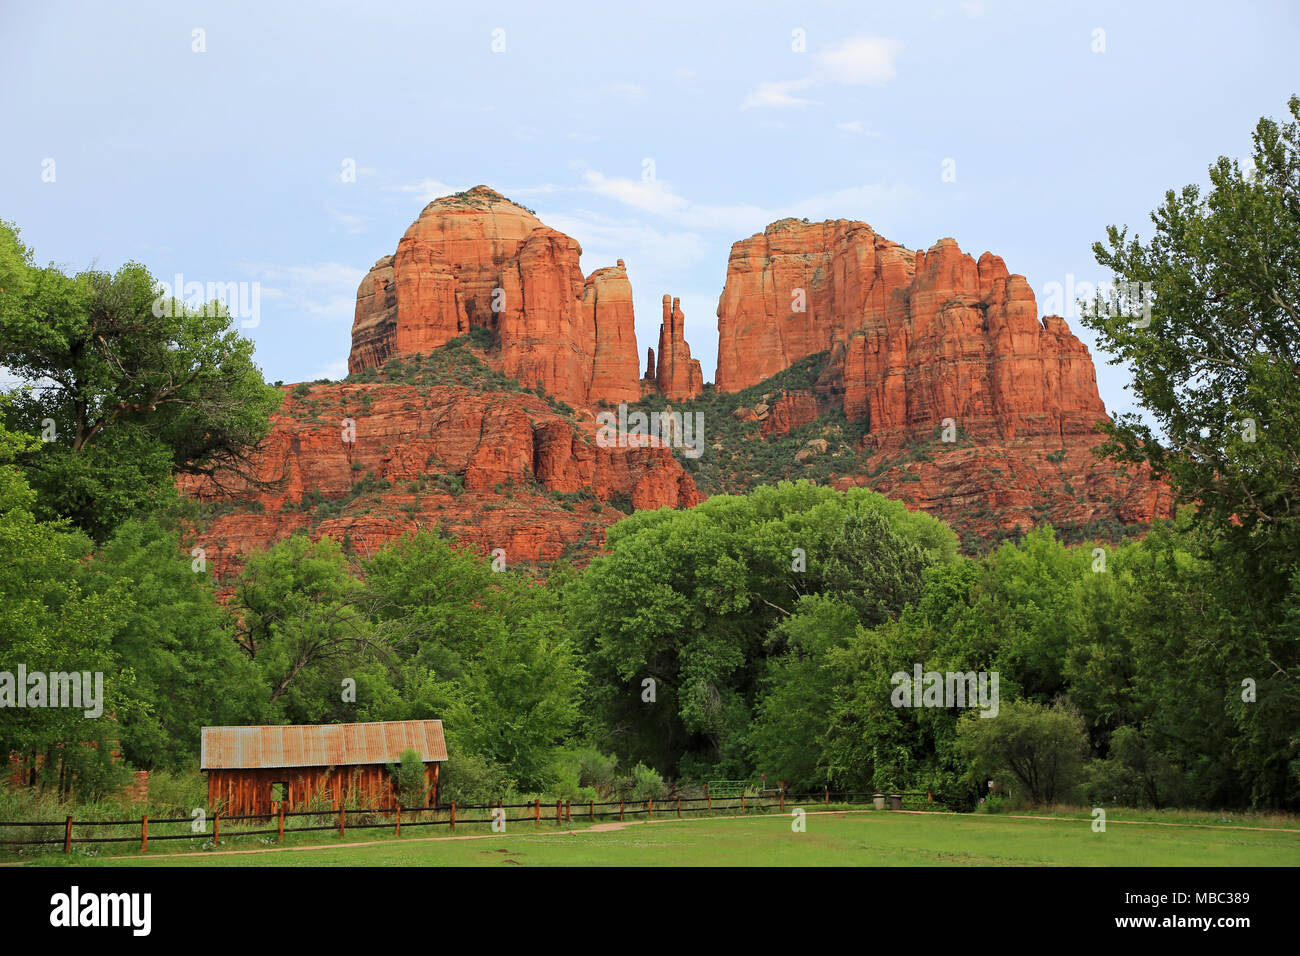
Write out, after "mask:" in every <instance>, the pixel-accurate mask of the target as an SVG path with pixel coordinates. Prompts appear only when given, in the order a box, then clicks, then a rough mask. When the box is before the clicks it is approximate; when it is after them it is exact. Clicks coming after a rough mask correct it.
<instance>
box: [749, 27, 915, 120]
mask: <svg viewBox="0 0 1300 956" xmlns="http://www.w3.org/2000/svg"><path fill="white" fill-rule="evenodd" d="M902 50H903V44H902V43H901V42H900V41H898V40H896V39H894V38H893V37H875V36H857V37H849V38H847V39H845V40H843V41H841V42H840V43H838V44H836V45H835V46H833V47H830V48H829V49H827V50H824V51H822V52H821V53H818V54H817V55H816V56H815V57H813V69H812V72H811V73H809V74H808V75H807V76H805V77H802V78H800V79H796V80H777V81H768V82H765V83H760V84H759V85H758V86H757V87H755V88H754V90H753V91H751V92H750V94H749V95H748V96H746V97H745V99H744V101H743V102H742V103H741V104H740V106H741V109H754V108H756V107H791V106H800V107H802V106H815V105H819V104H818V103H817V101H816V100H813V99H809V98H808V97H806V96H795V95H794V94H795V93H797V92H801V91H803V90H809V89H814V88H816V87H819V86H826V85H840V86H880V85H882V84H885V83H888V82H889V81H890V80H892V79H893V78H894V77H895V76H896V75H897V73H898V71H897V69H896V68H895V66H894V61H895V60H896V59H897V57H898V55H899V53H901V52H902Z"/></svg>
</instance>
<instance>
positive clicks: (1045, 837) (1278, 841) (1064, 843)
mask: <svg viewBox="0 0 1300 956" xmlns="http://www.w3.org/2000/svg"><path fill="white" fill-rule="evenodd" d="M806 824H807V829H806V832H803V833H794V832H792V830H791V825H790V817H789V816H788V815H787V816H781V815H778V814H775V813H773V814H768V815H763V816H755V817H748V818H741V819H717V818H715V819H699V820H685V821H678V820H675V819H667V820H656V821H654V822H652V823H639V824H636V825H631V826H627V827H626V828H624V829H618V830H606V831H602V832H593V831H591V830H590V829H587V828H578V829H572V830H563V831H561V830H557V829H548V828H547V827H546V826H545V825H544V826H542V827H541V828H535V827H534V826H532V825H531V824H527V823H514V824H511V825H510V830H509V832H507V833H505V834H492V835H487V836H483V837H482V838H478V839H457V840H445V839H444V840H430V839H427V838H425V837H422V836H417V835H411V836H406V835H404V836H403V837H402V838H401V839H400V840H399V839H394V838H392V837H391V836H388V837H384V838H379V839H378V842H377V843H376V844H375V845H371V846H343V847H330V846H329V845H328V844H327V843H325V844H318V845H316V846H313V847H311V848H303V849H299V850H285V851H278V852H269V853H244V854H238V853H225V852H207V853H204V854H202V855H199V856H177V855H166V854H158V855H152V854H151V855H148V856H138V855H137V856H119V857H100V858H93V859H85V858H74V859H75V860H76V862H77V863H78V864H79V865H94V866H114V865H117V866H121V865H131V866H184V865H195V866H627V865H633V866H681V865H685V866H915V865H921V866H954V865H955V866H971V865H1011V866H1040V865H1047V866H1053V865H1061V866H1070V865H1077V866H1297V865H1300V832H1296V831H1287V830H1282V829H1271V830H1250V829H1232V828H1229V827H1215V826H1208V827H1191V826H1161V825H1157V824H1152V823H1134V824H1125V823H1120V822H1118V821H1116V820H1114V819H1112V820H1111V821H1109V823H1108V826H1107V830H1106V832H1105V833H1094V832H1092V828H1091V823H1090V821H1088V820H1047V819H1017V818H1013V817H1006V816H990V815H983V814H980V815H972V814H907V813H890V812H887V811H886V812H874V813H873V812H865V813H839V812H830V813H824V814H823V813H809V814H808V816H807V818H806ZM477 829H478V830H479V831H480V833H481V831H482V829H483V828H482V827H479V828H477ZM411 832H412V833H414V831H411ZM351 836H352V835H351V834H349V837H351ZM335 839H337V837H335ZM365 839H367V837H366V836H364V835H361V834H358V836H357V837H356V840H357V841H358V842H360V841H363V840H365ZM63 861H64V858H63V857H62V855H61V854H51V855H50V856H47V857H44V858H42V859H41V860H39V861H38V862H48V863H54V864H58V863H62V862H63Z"/></svg>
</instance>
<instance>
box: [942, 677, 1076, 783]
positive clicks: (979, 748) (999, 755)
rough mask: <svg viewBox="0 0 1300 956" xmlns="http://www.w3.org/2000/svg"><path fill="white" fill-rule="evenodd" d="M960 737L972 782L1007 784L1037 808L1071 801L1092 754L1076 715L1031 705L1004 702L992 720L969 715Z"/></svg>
mask: <svg viewBox="0 0 1300 956" xmlns="http://www.w3.org/2000/svg"><path fill="white" fill-rule="evenodd" d="M957 736H958V740H959V741H960V745H961V747H962V749H963V750H964V751H965V752H966V753H967V755H968V756H969V758H970V760H971V764H970V777H971V779H972V780H973V781H975V782H976V783H978V782H979V781H982V780H985V779H993V780H995V781H999V780H1001V781H1008V782H1010V783H1012V784H1013V785H1014V786H1015V787H1016V789H1018V790H1019V791H1021V792H1022V793H1023V795H1024V796H1025V797H1026V798H1027V799H1028V800H1029V802H1030V803H1033V804H1036V805H1041V804H1046V803H1052V802H1054V801H1057V800H1062V799H1065V798H1066V797H1068V796H1069V794H1070V791H1071V789H1072V788H1073V787H1074V785H1075V784H1076V783H1077V782H1078V780H1079V777H1080V774H1081V773H1082V769H1083V760H1084V757H1085V756H1086V755H1087V750H1088V738H1087V735H1086V734H1085V733H1084V728H1083V721H1082V720H1081V719H1080V717H1079V715H1078V714H1077V713H1075V712H1073V711H1071V710H1069V709H1068V708H1067V707H1065V706H1063V705H1061V704H1054V705H1052V706H1051V707H1045V706H1043V705H1042V704H1039V703H1036V702H1034V701H1031V700H1023V701H1004V702H1003V703H1002V706H1001V708H1000V710H999V712H998V716H997V717H996V718H992V719H986V718H983V717H981V716H979V715H978V714H975V713H971V714H967V715H966V716H965V717H963V718H962V720H961V722H960V724H959V726H958V728H957Z"/></svg>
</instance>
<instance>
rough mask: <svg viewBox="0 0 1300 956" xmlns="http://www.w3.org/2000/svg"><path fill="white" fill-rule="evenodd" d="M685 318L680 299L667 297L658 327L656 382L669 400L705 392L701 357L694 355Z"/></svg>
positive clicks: (694, 396)
mask: <svg viewBox="0 0 1300 956" xmlns="http://www.w3.org/2000/svg"><path fill="white" fill-rule="evenodd" d="M685 325H686V317H685V316H684V315H682V310H681V300H680V299H674V298H672V297H671V296H667V295H666V296H664V319H663V323H662V324H661V325H660V326H659V367H658V368H657V369H656V370H655V383H656V385H657V387H658V389H659V392H660V394H662V395H664V396H665V397H666V398H667V399H668V400H669V401H673V402H676V401H689V400H690V399H693V398H698V397H699V396H700V395H701V394H702V393H703V392H704V374H703V372H701V371H700V362H699V359H693V358H691V347H690V346H689V345H687V344H686V338H685Z"/></svg>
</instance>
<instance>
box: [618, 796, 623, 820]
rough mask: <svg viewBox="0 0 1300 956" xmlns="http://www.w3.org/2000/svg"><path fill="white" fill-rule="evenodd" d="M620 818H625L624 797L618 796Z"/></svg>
mask: <svg viewBox="0 0 1300 956" xmlns="http://www.w3.org/2000/svg"><path fill="white" fill-rule="evenodd" d="M618 818H619V819H620V820H622V819H623V798H622V797H619V798H618Z"/></svg>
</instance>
